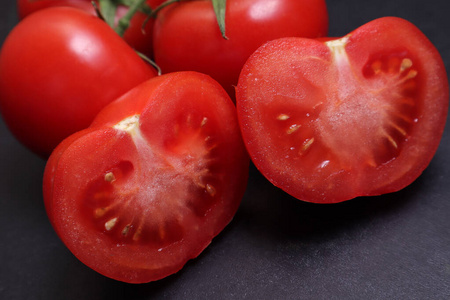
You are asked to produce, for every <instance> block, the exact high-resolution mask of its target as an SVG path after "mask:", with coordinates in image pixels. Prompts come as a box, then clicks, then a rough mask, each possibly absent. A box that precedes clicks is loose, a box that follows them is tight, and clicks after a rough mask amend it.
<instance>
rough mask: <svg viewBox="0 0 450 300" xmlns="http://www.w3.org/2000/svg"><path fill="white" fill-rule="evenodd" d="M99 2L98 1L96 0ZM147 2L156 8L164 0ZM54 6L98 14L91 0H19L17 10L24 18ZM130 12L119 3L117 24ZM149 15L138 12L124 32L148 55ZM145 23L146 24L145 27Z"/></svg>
mask: <svg viewBox="0 0 450 300" xmlns="http://www.w3.org/2000/svg"><path fill="white" fill-rule="evenodd" d="M96 2H97V4H98V1H96ZM146 2H147V4H148V5H149V6H150V7H152V8H156V7H157V6H158V5H159V4H161V3H162V2H164V0H148V1H146ZM54 6H69V7H74V8H78V9H81V10H83V11H86V12H88V13H90V14H92V15H97V12H96V11H95V8H94V6H93V5H92V1H91V0H17V10H18V13H19V18H20V19H23V18H25V17H26V16H28V15H29V14H31V13H33V12H35V11H38V10H41V9H44V8H48V7H54ZM127 12H128V7H127V6H125V5H119V6H118V7H117V12H116V25H117V22H118V20H119V19H120V18H121V17H123V16H124V15H125V14H126V13H127ZM147 17H148V16H147V15H146V14H145V13H143V12H139V11H138V12H137V13H136V14H135V15H134V16H133V18H132V19H131V21H130V25H129V27H128V29H127V30H126V31H125V33H124V34H123V39H124V40H125V41H126V42H127V43H128V44H129V45H130V46H131V47H133V48H134V49H136V50H137V51H139V52H141V53H143V54H145V55H146V56H148V57H152V56H153V46H152V34H153V19H149V20H148V21H147V22H146V20H147ZM144 22H146V23H145V26H144V27H143V25H144Z"/></svg>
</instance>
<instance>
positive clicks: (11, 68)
mask: <svg viewBox="0 0 450 300" xmlns="http://www.w3.org/2000/svg"><path fill="white" fill-rule="evenodd" d="M155 75H156V73H155V71H154V70H153V69H152V68H151V67H150V66H148V65H147V64H146V63H144V62H143V61H142V60H141V59H140V58H139V56H138V55H137V54H136V53H135V52H134V51H133V50H132V49H131V48H130V47H129V46H128V45H127V44H126V43H125V42H124V41H123V40H122V39H121V38H120V37H119V36H117V35H116V34H115V32H114V31H113V30H112V29H111V28H109V27H108V26H107V25H106V24H105V23H104V22H103V21H101V20H100V19H98V18H97V17H94V16H91V15H89V14H87V13H85V12H83V11H81V10H78V9H74V8H68V7H54V8H49V9H45V10H41V11H38V12H36V13H34V14H32V15H30V16H29V17H27V18H26V19H24V20H23V21H22V22H20V23H19V24H18V25H17V26H16V27H15V28H14V29H13V30H12V31H11V33H10V34H9V36H8V37H7V39H6V41H5V43H4V44H3V47H2V50H1V53H0V108H1V112H2V116H3V118H4V120H5V122H6V124H7V125H8V127H9V128H10V130H11V131H12V133H13V134H14V135H15V136H16V137H17V139H18V140H19V141H21V142H22V143H23V144H24V145H25V146H26V147H28V148H29V149H31V150H32V151H33V152H35V153H37V154H39V155H41V156H44V157H46V156H48V155H49V154H50V153H51V151H52V150H53V149H54V147H56V145H57V144H58V143H59V142H61V141H62V140H63V139H64V138H66V137H67V136H68V135H70V134H72V133H74V132H76V131H79V130H81V129H83V128H86V127H88V126H89V125H90V123H91V121H92V120H93V119H94V117H95V115H96V114H97V113H98V112H99V111H100V109H101V108H103V107H104V106H105V105H106V104H107V103H109V102H111V101H113V100H115V99H116V98H117V97H119V96H121V95H122V94H124V93H125V92H127V91H128V90H130V89H131V88H133V87H134V86H136V85H137V84H139V83H141V82H143V81H145V80H147V79H149V78H151V77H153V76H155Z"/></svg>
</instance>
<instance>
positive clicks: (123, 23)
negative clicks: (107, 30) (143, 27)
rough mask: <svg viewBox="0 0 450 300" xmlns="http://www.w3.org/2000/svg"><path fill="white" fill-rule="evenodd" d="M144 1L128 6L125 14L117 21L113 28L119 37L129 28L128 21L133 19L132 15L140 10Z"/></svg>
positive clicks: (137, 0)
mask: <svg viewBox="0 0 450 300" xmlns="http://www.w3.org/2000/svg"><path fill="white" fill-rule="evenodd" d="M145 2H146V0H135V1H133V2H132V3H131V5H130V6H129V9H128V11H127V13H126V14H125V15H124V16H123V17H122V18H120V19H119V22H118V24H117V26H116V27H115V31H116V32H117V34H119V35H120V36H123V34H124V33H125V31H126V30H127V29H128V27H129V26H130V21H131V19H132V18H133V16H134V14H135V13H136V12H137V11H138V10H139V9H141V8H142V7H143V6H144V5H146V3H145Z"/></svg>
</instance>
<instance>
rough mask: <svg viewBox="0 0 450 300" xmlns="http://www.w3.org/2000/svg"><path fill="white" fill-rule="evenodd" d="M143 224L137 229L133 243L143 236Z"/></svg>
mask: <svg viewBox="0 0 450 300" xmlns="http://www.w3.org/2000/svg"><path fill="white" fill-rule="evenodd" d="M142 228H143V224H142V223H141V224H140V225H139V227H138V228H137V229H136V232H135V233H134V234H133V241H138V240H139V239H140V238H141V235H142Z"/></svg>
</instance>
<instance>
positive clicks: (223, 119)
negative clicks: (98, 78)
mask: <svg viewBox="0 0 450 300" xmlns="http://www.w3.org/2000/svg"><path fill="white" fill-rule="evenodd" d="M119 119H120V120H119ZM248 162H249V159H248V155H247V152H246V150H245V147H244V145H243V142H242V139H241V135H240V131H239V126H238V122H237V116H236V112H235V109H234V105H233V102H232V101H231V100H230V98H229V97H228V95H227V94H226V92H225V91H224V90H223V89H222V88H221V87H220V85H219V84H218V83H216V82H215V81H213V80H212V79H211V78H209V77H207V76H206V75H202V74H198V73H193V72H185V73H177V74H170V75H165V76H161V77H158V78H153V79H152V80H149V81H148V82H145V83H144V84H142V85H140V86H138V87H137V88H135V89H133V90H132V91H130V92H129V93H127V94H126V95H124V96H123V97H121V98H120V99H118V100H117V101H116V102H114V103H112V104H111V105H109V106H108V107H106V108H105V109H104V110H102V112H100V114H99V116H98V118H97V119H96V120H95V121H94V122H93V125H92V126H91V127H90V128H88V129H86V130H84V131H81V132H80V133H77V134H76V135H75V136H74V137H69V138H68V139H67V140H66V141H64V142H63V143H62V144H61V145H60V146H59V147H58V148H57V149H56V150H55V152H54V153H53V154H52V156H51V157H50V160H49V162H48V164H47V167H46V171H45V175H44V199H45V203H46V208H47V212H48V215H49V217H50V220H51V222H52V224H53V226H54V228H55V230H56V232H57V233H58V235H59V236H60V237H61V239H62V240H63V242H64V243H65V244H66V245H67V247H68V248H69V249H70V250H71V251H72V253H73V254H74V255H75V256H76V257H78V258H79V259H80V260H81V261H82V262H83V263H85V264H86V265H88V266H89V267H91V268H92V269H94V270H96V271H98V272H99V273H101V274H104V275H105V276H108V277H111V278H113V279H117V280H121V281H125V282H130V283H142V282H148V281H153V280H157V279H160V278H163V277H165V276H168V275H170V274H173V273H175V272H176V271H178V270H179V269H181V268H182V267H183V265H184V264H185V263H186V262H187V260H189V259H191V258H194V257H196V256H198V255H199V254H200V253H201V251H202V250H203V249H204V248H205V247H206V246H207V245H208V244H209V243H210V242H211V239H212V238H213V237H214V236H216V235H217V234H218V233H219V232H220V231H221V230H222V229H223V228H224V227H225V226H226V225H227V224H228V223H229V222H230V221H231V219H232V217H233V216H234V214H235V212H236V210H237V208H238V206H239V204H240V200H241V198H242V196H243V193H244V191H245V187H246V182H247V176H248Z"/></svg>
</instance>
